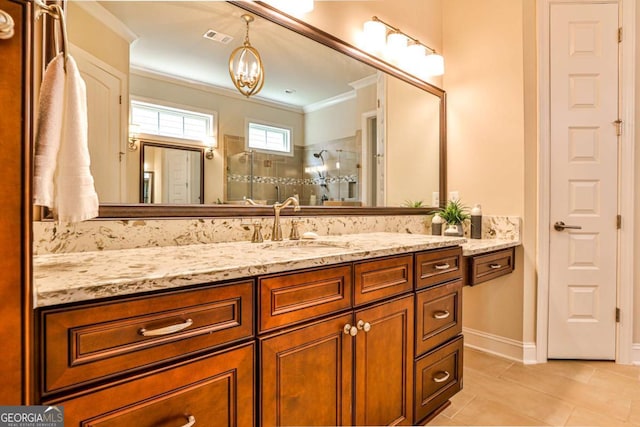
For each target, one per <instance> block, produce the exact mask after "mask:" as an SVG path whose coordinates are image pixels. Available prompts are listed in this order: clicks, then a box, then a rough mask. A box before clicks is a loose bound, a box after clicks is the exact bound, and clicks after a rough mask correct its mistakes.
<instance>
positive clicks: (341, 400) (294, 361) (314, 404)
mask: <svg viewBox="0 0 640 427" xmlns="http://www.w3.org/2000/svg"><path fill="white" fill-rule="evenodd" d="M352 319H353V315H352V314H346V315H342V316H338V317H333V318H330V319H327V320H324V321H322V322H318V323H314V324H311V325H309V326H305V327H304V328H300V329H296V330H293V331H289V332H285V333H282V334H278V335H276V336H271V337H268V338H265V339H262V340H261V343H260V346H261V359H262V364H261V367H262V370H261V382H260V383H261V388H262V390H261V393H260V395H261V402H262V405H261V423H260V425H263V426H293V425H305V426H333V425H351V422H352V420H351V414H352V407H351V398H352V386H353V382H352V356H353V337H352V336H351V335H349V334H345V333H344V327H345V325H346V324H352Z"/></svg>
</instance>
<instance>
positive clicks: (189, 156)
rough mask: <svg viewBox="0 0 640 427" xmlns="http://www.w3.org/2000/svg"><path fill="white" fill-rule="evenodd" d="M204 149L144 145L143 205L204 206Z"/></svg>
mask: <svg viewBox="0 0 640 427" xmlns="http://www.w3.org/2000/svg"><path fill="white" fill-rule="evenodd" d="M203 159H204V149H202V148H197V147H183V146H177V145H169V144H160V143H154V142H147V141H145V142H143V144H142V156H141V168H140V169H141V174H140V202H141V203H164V204H181V205H183V204H201V203H203V200H204V188H203V187H204V173H203V171H204V160H203Z"/></svg>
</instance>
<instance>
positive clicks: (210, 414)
mask: <svg viewBox="0 0 640 427" xmlns="http://www.w3.org/2000/svg"><path fill="white" fill-rule="evenodd" d="M254 365H255V363H254V344H253V343H248V344H244V345H242V346H238V347H236V348H234V349H230V350H227V351H224V352H220V353H218V354H214V355H208V356H203V357H200V358H198V359H196V360H194V361H191V362H185V363H182V364H179V365H177V366H174V367H171V368H165V369H161V370H158V371H155V372H153V373H151V374H148V375H144V376H140V377H138V378H135V379H133V380H131V381H128V382H125V383H120V384H118V385H115V386H111V387H108V388H104V389H102V390H99V391H96V392H94V393H90V394H87V395H84V396H81V397H78V398H75V399H70V400H66V401H48V402H43V404H45V405H48V404H56V405H62V406H63V407H64V418H65V420H64V421H65V424H64V425H65V426H68V427H119V426H136V427H177V426H185V425H197V426H208V427H232V426H238V427H252V426H253V425H254V413H255V411H254V402H255V400H254Z"/></svg>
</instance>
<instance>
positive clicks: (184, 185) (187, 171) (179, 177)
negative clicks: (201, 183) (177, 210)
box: [163, 150, 191, 204]
mask: <svg viewBox="0 0 640 427" xmlns="http://www.w3.org/2000/svg"><path fill="white" fill-rule="evenodd" d="M163 153H164V160H165V168H164V170H165V171H166V174H165V178H166V182H165V185H164V188H165V189H166V191H167V194H166V198H165V200H166V203H175V204H188V203H191V190H190V189H189V177H190V176H191V163H190V158H189V153H190V151H187V150H163Z"/></svg>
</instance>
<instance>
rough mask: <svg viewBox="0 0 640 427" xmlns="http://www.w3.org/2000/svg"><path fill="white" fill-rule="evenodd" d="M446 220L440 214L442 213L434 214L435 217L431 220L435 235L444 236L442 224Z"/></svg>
mask: <svg viewBox="0 0 640 427" xmlns="http://www.w3.org/2000/svg"><path fill="white" fill-rule="evenodd" d="M443 223H444V220H443V219H442V217H441V216H440V214H438V213H435V214H433V219H432V220H431V234H432V235H434V236H442V224H443Z"/></svg>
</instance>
